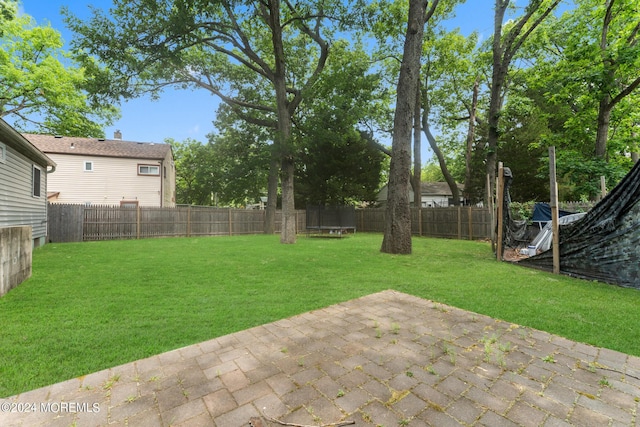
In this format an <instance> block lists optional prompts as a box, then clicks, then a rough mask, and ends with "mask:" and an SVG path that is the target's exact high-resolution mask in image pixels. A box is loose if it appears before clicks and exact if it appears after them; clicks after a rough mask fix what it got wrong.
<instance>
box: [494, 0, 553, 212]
mask: <svg viewBox="0 0 640 427" xmlns="http://www.w3.org/2000/svg"><path fill="white" fill-rule="evenodd" d="M560 1H561V0H552V1H551V3H546V2H542V1H540V0H530V1H529V2H528V4H527V5H526V6H525V8H524V11H525V12H524V15H522V16H521V17H520V18H518V20H517V21H515V22H514V23H513V24H512V25H510V28H509V30H508V31H507V32H506V34H502V22H503V21H504V15H505V12H506V10H507V8H508V7H509V4H510V3H511V0H496V1H495V15H494V22H493V42H492V43H493V45H492V67H493V72H492V75H491V98H490V101H489V114H488V117H487V125H488V128H489V129H488V135H487V156H486V158H487V163H486V166H487V174H488V176H489V180H488V184H487V185H489V188H488V189H487V191H486V192H485V194H491V193H492V192H493V189H494V188H495V186H496V172H497V162H498V140H499V138H500V131H499V128H498V126H499V122H500V112H501V110H502V100H503V96H504V85H505V81H506V79H507V73H508V72H509V67H510V65H511V60H512V59H513V57H514V56H515V54H516V52H517V51H518V49H520V46H522V44H523V43H524V41H525V40H526V39H527V37H529V35H531V33H532V32H533V31H534V30H535V29H536V27H537V26H538V25H540V23H541V22H542V21H543V20H544V19H545V18H546V17H547V16H549V14H550V13H551V12H552V11H553V9H555V8H556V7H557V6H558V4H559V3H560ZM545 3H546V5H545ZM539 11H541V12H542V13H540V14H539V15H538V16H537V17H536V18H535V19H534V18H533V16H534V14H536V12H539ZM532 19H534V21H533V22H530V21H531V20H532ZM487 202H488V201H487ZM487 205H488V203H487Z"/></svg>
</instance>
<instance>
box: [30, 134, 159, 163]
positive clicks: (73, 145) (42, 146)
mask: <svg viewBox="0 0 640 427" xmlns="http://www.w3.org/2000/svg"><path fill="white" fill-rule="evenodd" d="M23 136H24V137H25V138H26V139H27V140H29V141H30V142H31V143H32V144H33V145H35V146H36V147H38V149H39V150H40V151H42V152H44V153H49V154H51V153H55V154H71V155H84V156H97V157H123V158H132V159H154V160H155V159H158V160H162V159H164V158H165V157H166V156H167V154H168V152H169V151H171V146H170V145H169V144H157V143H147V142H133V141H121V140H117V139H96V138H78V137H71V136H62V137H60V136H52V135H37V134H30V133H25V134H23Z"/></svg>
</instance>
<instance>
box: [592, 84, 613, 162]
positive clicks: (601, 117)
mask: <svg viewBox="0 0 640 427" xmlns="http://www.w3.org/2000/svg"><path fill="white" fill-rule="evenodd" d="M610 100H611V97H610V96H609V95H603V97H602V99H601V100H600V106H599V108H598V129H597V130H596V157H599V158H601V159H604V158H606V156H607V140H608V139H609V123H610V121H611V106H610Z"/></svg>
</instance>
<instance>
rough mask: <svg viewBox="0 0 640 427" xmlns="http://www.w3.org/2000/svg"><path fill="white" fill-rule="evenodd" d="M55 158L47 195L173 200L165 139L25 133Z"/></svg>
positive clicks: (64, 199) (127, 201)
mask: <svg viewBox="0 0 640 427" xmlns="http://www.w3.org/2000/svg"><path fill="white" fill-rule="evenodd" d="M25 137H26V138H27V139H28V140H29V141H31V142H32V143H33V144H34V145H35V146H36V147H38V148H39V149H40V150H42V151H43V152H44V153H46V154H47V155H48V156H49V157H51V159H53V160H54V161H55V162H56V163H57V169H56V173H55V175H52V176H51V177H50V179H49V187H48V191H49V201H50V202H52V203H74V204H78V203H79V204H85V205H127V206H136V205H137V206H158V207H171V206H175V189H176V187H175V185H176V184H175V183H176V170H175V165H174V162H173V154H172V150H171V146H170V145H169V144H156V143H142V142H132V141H122V140H119V139H96V138H76V137H67V136H62V137H61V136H51V135H34V134H25Z"/></svg>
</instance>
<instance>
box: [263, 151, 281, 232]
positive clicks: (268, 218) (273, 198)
mask: <svg viewBox="0 0 640 427" xmlns="http://www.w3.org/2000/svg"><path fill="white" fill-rule="evenodd" d="M279 171H280V153H278V152H277V151H276V150H273V151H272V153H271V162H270V164H269V179H268V181H267V209H266V212H265V216H264V234H274V233H275V232H276V208H277V206H278V172H279Z"/></svg>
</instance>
